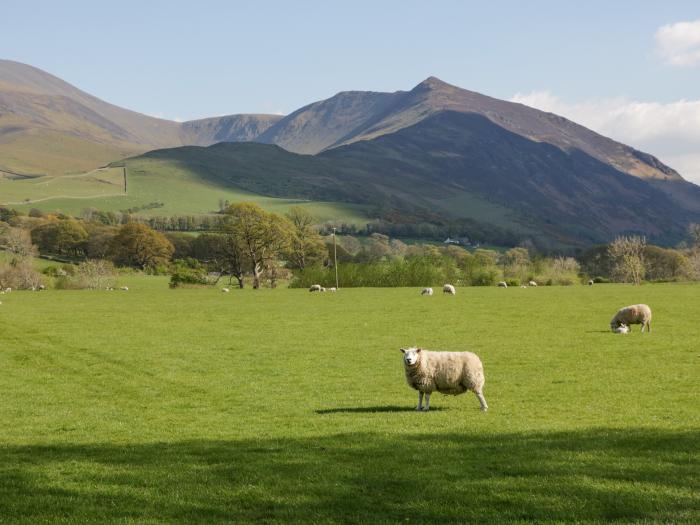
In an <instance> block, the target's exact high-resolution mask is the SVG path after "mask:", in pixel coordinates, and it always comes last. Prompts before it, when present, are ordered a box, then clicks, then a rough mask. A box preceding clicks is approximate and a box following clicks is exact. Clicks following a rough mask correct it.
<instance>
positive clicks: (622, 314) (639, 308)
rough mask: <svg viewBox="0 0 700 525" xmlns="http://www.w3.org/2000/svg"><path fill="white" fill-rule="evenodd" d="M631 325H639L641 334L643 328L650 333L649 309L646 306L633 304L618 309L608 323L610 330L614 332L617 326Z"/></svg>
mask: <svg viewBox="0 0 700 525" xmlns="http://www.w3.org/2000/svg"><path fill="white" fill-rule="evenodd" d="M633 324H641V325H642V332H643V331H644V327H646V329H647V332H651V308H649V307H648V306H647V305H646V304H633V305H631V306H625V307H624V308H620V309H619V310H618V311H617V313H616V314H615V317H613V318H612V320H611V321H610V329H611V330H612V331H613V332H614V331H615V329H616V328H618V327H619V326H622V325H625V326H627V327H629V326H630V325H633Z"/></svg>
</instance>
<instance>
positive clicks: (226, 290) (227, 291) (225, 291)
mask: <svg viewBox="0 0 700 525" xmlns="http://www.w3.org/2000/svg"><path fill="white" fill-rule="evenodd" d="M221 291H222V292H223V293H229V292H230V291H231V290H229V289H228V288H222V289H221Z"/></svg>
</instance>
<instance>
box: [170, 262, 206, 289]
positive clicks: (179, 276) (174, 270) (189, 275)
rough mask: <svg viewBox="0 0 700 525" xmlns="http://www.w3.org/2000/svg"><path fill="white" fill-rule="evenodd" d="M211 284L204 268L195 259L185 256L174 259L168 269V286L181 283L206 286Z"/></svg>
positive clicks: (178, 285) (174, 286)
mask: <svg viewBox="0 0 700 525" xmlns="http://www.w3.org/2000/svg"><path fill="white" fill-rule="evenodd" d="M211 284H213V283H212V282H211V281H210V279H209V276H208V274H207V270H206V268H204V266H202V264H201V263H200V262H199V261H198V260H197V259H192V258H187V259H178V260H177V261H175V262H174V263H173V265H172V267H171V270H170V287H171V288H177V287H180V286H183V285H199V286H206V285H211Z"/></svg>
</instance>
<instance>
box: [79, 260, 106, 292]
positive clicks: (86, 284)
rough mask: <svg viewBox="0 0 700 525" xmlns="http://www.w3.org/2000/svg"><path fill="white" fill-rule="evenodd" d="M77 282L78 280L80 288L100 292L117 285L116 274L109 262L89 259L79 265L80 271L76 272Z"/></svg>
mask: <svg viewBox="0 0 700 525" xmlns="http://www.w3.org/2000/svg"><path fill="white" fill-rule="evenodd" d="M75 280H77V282H78V285H79V287H80V288H88V289H90V290H100V289H102V288H107V287H112V286H114V284H115V283H116V272H115V271H114V266H112V263H111V262H109V261H105V260H103V259H89V260H87V261H83V262H81V263H80V264H79V265H78V269H77V271H76V272H75Z"/></svg>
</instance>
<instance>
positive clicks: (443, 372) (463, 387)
mask: <svg viewBox="0 0 700 525" xmlns="http://www.w3.org/2000/svg"><path fill="white" fill-rule="evenodd" d="M401 352H403V354H404V356H403V364H404V371H405V373H406V382H407V383H408V386H410V387H411V388H414V389H415V390H418V406H417V407H416V410H424V411H426V412H427V411H428V410H430V394H432V393H433V392H434V391H438V392H440V393H441V394H450V395H453V396H456V395H458V394H463V393H464V392H466V391H467V390H471V391H473V392H474V393H475V394H476V397H477V398H478V399H479V404H480V405H481V410H484V411H486V410H488V405H487V404H486V399H484V394H483V389H484V381H485V379H484V367H483V365H482V364H481V359H479V357H478V356H477V355H476V354H473V353H471V352H431V351H430V350H423V349H421V348H402V349H401ZM423 395H425V407H423Z"/></svg>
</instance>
